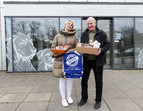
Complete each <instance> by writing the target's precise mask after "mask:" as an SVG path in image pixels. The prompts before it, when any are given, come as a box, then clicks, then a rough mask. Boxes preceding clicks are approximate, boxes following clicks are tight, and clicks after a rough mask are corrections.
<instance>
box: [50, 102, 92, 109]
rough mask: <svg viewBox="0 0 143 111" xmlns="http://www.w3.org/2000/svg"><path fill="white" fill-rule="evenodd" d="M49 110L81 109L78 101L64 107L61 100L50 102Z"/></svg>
mask: <svg viewBox="0 0 143 111" xmlns="http://www.w3.org/2000/svg"><path fill="white" fill-rule="evenodd" d="M48 111H79V110H78V107H77V103H76V102H74V103H73V104H71V105H69V107H63V106H62V104H61V102H60V101H54V102H50V104H49V107H48ZM88 111H90V110H88Z"/></svg>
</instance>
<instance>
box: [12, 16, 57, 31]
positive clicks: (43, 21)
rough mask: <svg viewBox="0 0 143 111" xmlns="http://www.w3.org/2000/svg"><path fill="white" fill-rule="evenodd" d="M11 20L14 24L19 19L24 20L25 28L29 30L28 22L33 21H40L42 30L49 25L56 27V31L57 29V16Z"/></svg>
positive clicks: (19, 19) (19, 20)
mask: <svg viewBox="0 0 143 111" xmlns="http://www.w3.org/2000/svg"><path fill="white" fill-rule="evenodd" d="M13 21H14V25H16V24H17V23H19V22H21V21H24V22H26V26H27V28H28V29H27V30H30V27H29V24H30V23H31V22H33V21H35V22H38V23H40V24H41V25H40V29H41V30H42V31H44V32H46V31H45V29H46V28H45V27H46V26H50V25H51V26H54V27H56V30H57V32H58V30H59V29H58V28H59V24H58V18H14V19H13Z"/></svg>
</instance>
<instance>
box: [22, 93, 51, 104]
mask: <svg viewBox="0 0 143 111" xmlns="http://www.w3.org/2000/svg"><path fill="white" fill-rule="evenodd" d="M50 98H51V93H30V94H29V95H28V96H27V97H26V99H25V100H24V102H33V101H34V102H35V101H38V102H40V101H41V102H44V101H50Z"/></svg>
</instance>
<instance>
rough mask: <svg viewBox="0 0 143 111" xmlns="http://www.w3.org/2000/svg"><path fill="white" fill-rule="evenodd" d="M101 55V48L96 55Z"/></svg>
mask: <svg viewBox="0 0 143 111" xmlns="http://www.w3.org/2000/svg"><path fill="white" fill-rule="evenodd" d="M100 53H101V48H98V52H97V53H96V54H95V55H96V56H98V55H99V54H100Z"/></svg>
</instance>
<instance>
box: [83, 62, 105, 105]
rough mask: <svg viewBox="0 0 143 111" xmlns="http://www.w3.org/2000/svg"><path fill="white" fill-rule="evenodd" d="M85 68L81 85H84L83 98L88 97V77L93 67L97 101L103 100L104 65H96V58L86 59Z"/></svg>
mask: <svg viewBox="0 0 143 111" xmlns="http://www.w3.org/2000/svg"><path fill="white" fill-rule="evenodd" d="M83 69H84V73H83V76H82V81H81V86H82V92H81V96H82V99H83V100H85V101H86V100H87V99H88V79H89V75H90V71H91V69H93V72H94V79H95V84H96V99H95V101H96V102H100V101H101V97H102V87H103V81H102V80H103V66H97V65H96V59H94V60H84V61H83Z"/></svg>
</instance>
